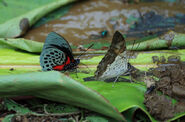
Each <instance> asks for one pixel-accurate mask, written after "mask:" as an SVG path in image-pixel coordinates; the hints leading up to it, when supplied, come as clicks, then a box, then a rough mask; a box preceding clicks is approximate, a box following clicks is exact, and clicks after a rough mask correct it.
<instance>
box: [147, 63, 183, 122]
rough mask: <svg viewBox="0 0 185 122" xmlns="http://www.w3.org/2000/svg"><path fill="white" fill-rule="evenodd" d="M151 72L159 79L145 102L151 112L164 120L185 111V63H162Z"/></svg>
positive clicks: (158, 118) (156, 117)
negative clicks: (173, 100)
mask: <svg viewBox="0 0 185 122" xmlns="http://www.w3.org/2000/svg"><path fill="white" fill-rule="evenodd" d="M168 63H169V62H168ZM151 72H152V74H153V75H154V76H155V77H157V78H158V79H159V80H158V81H156V82H155V86H156V88H155V90H153V91H152V92H151V93H149V94H145V102H144V103H145V105H146V107H147V109H148V111H149V112H150V114H151V115H152V116H154V117H155V119H157V120H160V121H164V120H167V119H170V118H172V117H174V115H175V114H177V113H180V112H185V63H183V62H179V61H176V62H173V63H171V64H160V65H158V67H157V68H154V69H152V71H151ZM172 99H175V100H176V102H172Z"/></svg>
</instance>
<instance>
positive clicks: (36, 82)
mask: <svg viewBox="0 0 185 122" xmlns="http://www.w3.org/2000/svg"><path fill="white" fill-rule="evenodd" d="M20 95H23V96H24V95H32V96H36V97H40V98H45V99H48V100H53V101H58V102H63V103H67V104H71V105H76V106H80V107H83V108H87V109H89V110H92V111H96V112H98V113H101V114H103V115H106V116H109V117H112V118H114V119H116V120H119V121H123V120H124V118H123V116H121V114H120V113H119V112H118V111H117V110H116V109H115V108H114V107H113V106H112V105H111V104H110V103H109V102H108V101H107V100H106V99H105V98H104V97H102V96H101V95H100V94H98V93H97V92H95V91H93V90H91V89H89V88H87V87H85V86H84V85H82V84H81V83H79V82H76V81H75V80H73V79H71V78H69V77H67V76H65V75H64V74H61V73H59V72H54V71H53V72H35V73H28V74H20V75H5V76H0V97H13V96H20Z"/></svg>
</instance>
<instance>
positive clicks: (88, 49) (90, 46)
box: [77, 44, 94, 59]
mask: <svg viewBox="0 0 185 122" xmlns="http://www.w3.org/2000/svg"><path fill="white" fill-rule="evenodd" d="M92 46H94V44H91V45H90V46H89V47H88V48H87V49H86V50H85V51H84V52H83V53H81V54H80V55H79V56H78V57H77V59H79V58H80V57H81V56H82V55H83V54H84V53H85V52H87V50H89V49H90V48H91V47H92Z"/></svg>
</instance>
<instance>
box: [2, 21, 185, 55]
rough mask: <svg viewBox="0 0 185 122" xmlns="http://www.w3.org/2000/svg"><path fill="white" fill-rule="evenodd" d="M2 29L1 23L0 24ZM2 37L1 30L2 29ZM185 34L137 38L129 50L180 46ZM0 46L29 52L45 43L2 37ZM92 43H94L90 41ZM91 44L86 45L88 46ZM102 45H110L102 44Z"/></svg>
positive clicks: (38, 48) (130, 44) (128, 44)
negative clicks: (145, 38) (144, 38)
mask: <svg viewBox="0 0 185 122" xmlns="http://www.w3.org/2000/svg"><path fill="white" fill-rule="evenodd" d="M0 29H1V25H0ZM0 37H1V30H0ZM184 39H185V34H181V33H175V32H169V33H167V34H165V35H164V36H162V37H156V38H153V39H147V40H136V41H127V50H139V51H141V50H156V49H166V48H167V49H168V48H171V47H174V48H179V47H184V46H185V41H184ZM0 44H1V45H0V48H2V47H9V48H11V47H12V48H18V49H22V50H25V51H28V52H36V53H40V52H41V51H42V46H43V43H41V42H35V41H32V40H27V39H23V38H17V39H8V38H0ZM90 44H92V43H90ZM90 44H88V45H85V47H88V46H89V45H90ZM102 45H108V43H106V44H102ZM93 47H95V48H97V47H98V48H100V47H101V44H100V43H94V46H93ZM105 52H106V51H98V52H90V53H105Z"/></svg>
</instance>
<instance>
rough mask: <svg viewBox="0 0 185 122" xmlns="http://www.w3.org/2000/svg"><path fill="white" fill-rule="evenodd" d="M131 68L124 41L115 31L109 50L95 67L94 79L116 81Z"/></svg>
mask: <svg viewBox="0 0 185 122" xmlns="http://www.w3.org/2000/svg"><path fill="white" fill-rule="evenodd" d="M131 67H132V66H131V64H130V63H129V62H128V56H127V54H126V44H125V39H124V37H123V35H122V34H121V33H120V32H118V31H116V32H115V33H114V35H113V39H112V43H111V45H110V48H109V50H108V51H107V53H106V54H105V56H104V57H103V59H102V60H101V61H100V63H99V64H98V66H97V70H96V71H95V79H96V80H106V79H110V78H114V77H116V80H117V79H118V78H119V76H121V75H123V74H127V73H128V72H130V70H131V69H132V68H131ZM116 80H115V81H116Z"/></svg>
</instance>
